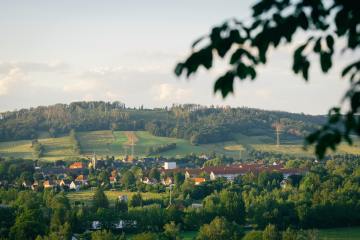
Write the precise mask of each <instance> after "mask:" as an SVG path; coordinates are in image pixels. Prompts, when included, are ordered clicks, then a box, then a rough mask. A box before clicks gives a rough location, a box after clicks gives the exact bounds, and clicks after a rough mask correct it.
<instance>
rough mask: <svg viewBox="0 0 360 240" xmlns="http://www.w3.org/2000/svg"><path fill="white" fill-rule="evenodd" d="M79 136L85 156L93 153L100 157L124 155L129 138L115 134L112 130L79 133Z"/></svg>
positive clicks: (120, 133)
mask: <svg viewBox="0 0 360 240" xmlns="http://www.w3.org/2000/svg"><path fill="white" fill-rule="evenodd" d="M78 136H79V141H80V146H81V151H82V154H83V155H90V154H93V153H96V154H97V155H99V156H106V155H109V156H122V155H124V148H123V144H124V143H125V142H126V141H127V138H126V136H125V135H124V134H123V133H122V132H115V133H113V132H112V131H110V130H105V131H91V132H79V133H78Z"/></svg>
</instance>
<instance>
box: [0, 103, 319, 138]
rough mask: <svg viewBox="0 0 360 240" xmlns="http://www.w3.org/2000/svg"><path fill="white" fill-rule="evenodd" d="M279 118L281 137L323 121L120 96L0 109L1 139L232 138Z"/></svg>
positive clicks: (258, 131) (267, 132) (264, 128)
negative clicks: (134, 105)
mask: <svg viewBox="0 0 360 240" xmlns="http://www.w3.org/2000/svg"><path fill="white" fill-rule="evenodd" d="M279 120H280V121H281V123H282V124H283V126H284V127H283V130H284V133H283V138H284V139H293V138H297V139H298V138H301V137H303V136H305V135H306V134H307V133H309V132H311V131H313V130H315V129H317V128H318V126H319V124H321V123H323V122H324V118H323V117H321V116H308V115H304V114H292V113H286V112H275V111H264V110H259V109H250V108H215V107H210V108H208V107H198V106H196V105H195V106H192V105H189V106H188V105H184V106H174V107H172V108H170V109H152V110H149V109H143V108H140V109H130V108H125V106H124V105H123V104H121V103H119V102H114V103H107V102H75V103H71V104H69V105H67V104H56V105H53V106H48V107H37V108H31V109H22V110H19V111H14V112H6V113H2V114H1V120H0V139H1V140H16V139H35V138H37V137H38V136H37V135H38V132H40V131H47V132H49V134H50V135H51V136H52V137H56V136H59V135H62V134H65V133H69V132H70V131H71V130H72V129H73V130H75V131H90V130H113V131H115V130H147V131H149V132H151V133H152V134H153V135H156V136H168V137H176V138H184V139H189V140H190V141H191V142H192V143H193V144H201V143H210V142H221V141H226V140H231V139H232V138H234V133H242V134H246V135H264V136H270V137H273V135H274V133H273V128H272V125H273V123H274V122H276V121H279Z"/></svg>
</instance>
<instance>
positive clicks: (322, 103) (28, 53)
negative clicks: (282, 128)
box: [0, 0, 356, 114]
mask: <svg viewBox="0 0 360 240" xmlns="http://www.w3.org/2000/svg"><path fill="white" fill-rule="evenodd" d="M253 3H254V1H252V0H244V1H237V0H229V1H227V2H226V4H224V3H223V2H219V1H211V0H210V1H209V0H207V1H205V0H198V1H190V0H183V1H177V2H169V1H165V0H159V1H156V2H150V1H140V2H139V1H127V0H126V1H115V0H109V1H107V2H106V3H104V2H100V1H94V0H86V1H85V0H79V1H70V0H64V1H44V0H40V1H37V2H36V3H34V2H32V1H21V0H12V1H4V2H3V3H2V6H1V9H0V30H1V32H2V38H1V44H0V53H1V54H0V111H1V112H2V111H8V110H13V109H21V108H28V107H31V106H38V105H51V104H55V103H58V102H73V101H83V100H93V101H95V100H106V101H113V100H117V99H119V100H120V101H126V102H127V103H128V104H129V106H139V105H141V103H142V102H145V100H146V104H147V106H148V107H157V106H164V105H167V104H168V103H170V102H171V103H172V102H179V103H185V102H196V103H199V104H201V105H212V104H213V105H220V104H221V105H230V106H236V107H237V106H249V107H251V108H259V109H279V111H288V112H290V111H291V112H300V113H301V112H306V113H308V114H326V113H327V111H328V109H329V108H331V107H333V106H337V105H338V104H340V103H341V99H342V97H343V94H344V93H345V90H346V89H347V87H348V82H347V81H344V80H341V79H340V76H341V69H342V67H343V66H344V65H345V64H346V63H348V62H349V60H351V59H352V58H354V57H356V56H353V55H351V54H350V53H348V52H345V53H344V54H340V53H335V55H334V58H336V65H334V67H333V69H332V70H331V71H330V72H329V73H328V74H326V75H324V74H322V72H321V70H320V68H319V66H318V59H314V64H313V65H312V66H311V68H310V72H309V82H305V81H304V80H303V79H301V77H300V76H297V75H295V74H294V73H292V70H291V68H292V58H293V51H294V49H295V48H296V47H297V46H298V45H299V44H300V43H301V42H302V40H304V39H305V37H306V36H304V34H301V33H299V34H296V38H294V43H293V44H290V45H287V46H285V47H282V48H279V49H277V51H270V54H269V55H268V63H267V64H266V65H264V66H260V67H259V69H258V72H257V78H256V80H255V81H249V80H247V81H236V83H235V88H234V95H230V96H229V97H227V98H226V99H225V100H224V99H222V98H221V96H220V95H219V94H216V95H214V93H213V86H214V82H215V80H216V79H217V77H219V76H220V75H221V74H223V73H224V72H225V71H226V70H227V69H226V67H225V64H224V63H223V62H221V61H218V59H215V61H214V68H213V69H212V70H211V71H204V70H203V69H202V70H201V71H200V72H199V73H198V74H196V75H195V76H193V77H191V79H190V80H189V81H187V80H186V79H184V78H177V77H176V76H175V74H174V72H173V71H174V68H175V65H176V63H177V62H179V61H182V60H184V59H185V57H186V56H188V54H189V53H190V52H191V44H192V43H193V42H194V41H195V40H196V39H198V38H199V37H200V36H203V35H205V34H208V33H209V31H210V30H211V28H212V27H213V26H215V25H219V24H221V23H223V22H224V21H225V20H227V19H230V18H233V17H236V18H238V19H240V20H247V19H249V17H250V15H251V10H250V9H251V5H252V4H253ZM199 13H201V14H199ZM226 58H227V57H225V61H227V59H226Z"/></svg>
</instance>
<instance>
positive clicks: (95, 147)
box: [0, 130, 360, 161]
mask: <svg viewBox="0 0 360 240" xmlns="http://www.w3.org/2000/svg"><path fill="white" fill-rule="evenodd" d="M129 133H131V134H132V135H133V136H135V137H136V138H137V141H136V142H134V155H135V156H136V157H145V156H153V154H149V148H150V147H158V146H163V145H165V144H169V143H175V144H176V148H175V149H171V150H167V151H163V152H161V153H159V154H158V155H162V156H164V157H183V156H186V155H188V154H190V153H195V154H198V155H199V154H202V153H205V154H210V153H213V152H215V153H216V154H224V155H226V156H229V157H233V158H235V159H237V158H239V157H240V156H241V154H244V153H245V152H246V151H247V150H248V149H253V150H256V151H259V152H268V153H280V154H290V155H295V156H312V154H313V150H312V149H309V150H308V151H304V150H303V148H302V143H301V141H293V142H285V141H284V142H283V144H282V145H281V146H280V147H277V146H276V145H275V144H274V137H273V138H271V137H264V136H258V137H254V136H246V135H243V134H237V135H236V138H235V139H234V140H232V141H224V142H219V143H210V144H198V145H192V144H191V143H190V141H189V140H186V139H179V138H171V137H158V136H154V135H152V134H150V133H149V132H147V131H134V132H132V131H110V130H101V131H85V132H78V133H77V136H78V138H77V139H78V142H79V144H80V146H81V153H77V152H75V151H74V149H73V146H72V142H71V139H70V137H69V136H60V137H57V138H51V137H49V136H46V135H45V134H42V136H40V138H39V139H38V142H39V143H40V144H41V145H42V146H43V148H44V152H43V155H42V156H41V157H40V159H41V160H46V161H55V160H74V159H76V158H80V157H86V156H89V155H92V154H93V153H96V155H98V156H99V157H103V158H105V157H106V156H114V157H115V158H123V157H124V156H125V155H126V154H131V151H132V147H131V144H129V141H131V140H129ZM338 153H340V154H344V153H349V154H360V145H359V143H356V144H355V145H354V146H351V147H350V146H347V145H341V146H340V147H339V149H338ZM155 155H157V154H155ZM0 156H2V157H15V158H25V159H37V157H36V156H34V154H33V148H32V147H31V140H18V141H7V142H0Z"/></svg>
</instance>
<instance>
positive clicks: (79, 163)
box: [69, 162, 85, 169]
mask: <svg viewBox="0 0 360 240" xmlns="http://www.w3.org/2000/svg"><path fill="white" fill-rule="evenodd" d="M69 168H71V169H74V168H85V164H83V163H82V162H74V163H73V164H71V165H70V166H69Z"/></svg>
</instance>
